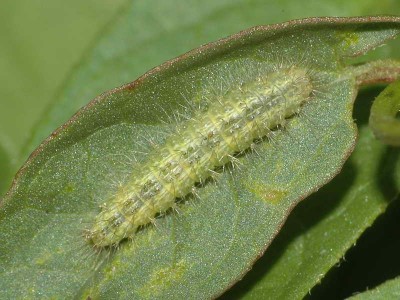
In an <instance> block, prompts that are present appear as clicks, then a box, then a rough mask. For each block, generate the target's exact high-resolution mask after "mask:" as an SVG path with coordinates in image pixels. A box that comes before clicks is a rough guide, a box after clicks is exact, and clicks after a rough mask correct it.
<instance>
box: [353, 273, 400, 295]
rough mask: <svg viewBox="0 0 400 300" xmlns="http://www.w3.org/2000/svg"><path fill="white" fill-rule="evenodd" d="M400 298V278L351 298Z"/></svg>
mask: <svg viewBox="0 0 400 300" xmlns="http://www.w3.org/2000/svg"><path fill="white" fill-rule="evenodd" d="M398 298H400V277H397V278H394V279H392V280H388V281H386V282H385V283H383V284H381V285H380V286H378V287H376V288H374V289H372V290H369V291H366V292H363V293H360V294H358V295H355V296H353V297H350V298H348V299H352V300H369V299H371V300H380V299H382V300H385V299H398Z"/></svg>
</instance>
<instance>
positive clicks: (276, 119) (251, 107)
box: [86, 66, 313, 248]
mask: <svg viewBox="0 0 400 300" xmlns="http://www.w3.org/2000/svg"><path fill="white" fill-rule="evenodd" d="M312 92H313V87H312V82H311V78H310V76H309V74H308V73H307V71H306V70H305V69H303V68H301V67H296V66H291V67H287V68H284V67H282V68H280V69H276V70H274V71H271V72H269V73H268V74H265V75H262V76H258V77H257V78H255V79H254V80H250V81H248V82H244V83H241V84H239V85H238V86H235V87H232V88H231V89H230V90H228V91H227V92H225V93H224V94H222V95H219V96H215V97H214V98H212V99H209V105H208V107H207V109H205V110H199V111H196V112H194V113H193V117H191V118H190V119H188V120H186V121H183V122H181V123H179V124H178V125H177V129H176V131H175V132H174V133H172V134H171V135H170V136H169V137H167V139H166V141H165V143H164V144H163V145H162V146H160V147H158V148H156V149H154V151H153V152H152V153H150V154H149V156H148V159H147V160H146V161H145V162H143V163H142V165H140V168H139V170H137V171H135V172H134V175H132V176H131V177H130V178H129V180H127V182H126V183H125V184H124V185H123V186H122V187H121V188H120V189H119V191H118V192H117V193H116V194H115V195H114V196H113V197H112V199H110V201H109V203H106V204H105V205H104V206H103V207H102V210H101V212H100V213H99V214H98V215H97V216H96V218H95V220H94V224H93V226H92V228H91V229H89V230H88V232H87V234H86V237H87V238H88V239H89V240H90V241H91V243H93V245H94V246H95V247H100V248H101V247H107V246H116V245H118V244H119V243H120V242H121V240H123V239H125V238H132V237H134V235H135V233H136V231H137V230H138V228H139V227H140V226H143V225H146V224H148V223H150V222H152V221H153V220H154V218H155V216H156V215H157V214H159V213H163V212H166V211H167V210H169V209H170V208H171V207H173V206H174V204H175V201H176V199H177V198H182V197H185V196H187V195H188V194H190V193H192V191H193V189H194V187H195V185H196V184H197V183H199V182H204V181H205V180H207V179H208V178H210V177H211V176H213V174H214V173H215V170H216V169H217V168H220V167H221V166H224V165H226V164H227V163H230V162H233V161H234V160H236V159H237V158H236V157H235V156H236V155H238V154H240V153H242V152H243V151H246V150H247V149H249V148H251V146H252V144H253V143H254V141H255V140H258V139H260V138H263V137H265V136H268V134H269V133H270V132H271V130H272V129H274V128H275V127H276V126H279V125H281V124H283V123H284V122H285V120H286V119H287V118H289V117H291V116H292V115H294V114H296V113H298V112H299V111H300V108H301V106H302V105H303V104H304V103H305V102H306V101H308V100H309V99H310V98H311V96H312Z"/></svg>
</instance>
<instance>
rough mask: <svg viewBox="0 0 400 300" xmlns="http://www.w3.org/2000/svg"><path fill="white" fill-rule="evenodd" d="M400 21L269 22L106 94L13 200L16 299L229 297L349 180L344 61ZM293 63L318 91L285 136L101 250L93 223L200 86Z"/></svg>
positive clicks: (352, 87)
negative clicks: (334, 187)
mask: <svg viewBox="0 0 400 300" xmlns="http://www.w3.org/2000/svg"><path fill="white" fill-rule="evenodd" d="M399 28H400V26H399V23H398V20H397V19H396V18H384V17H382V18H368V19H363V18H353V19H340V18H339V19H329V18H328V19H324V18H321V19H320V18H316V19H309V20H302V21H294V22H289V23H286V24H281V25H276V26H270V27H257V28H254V29H251V30H249V31H244V32H241V33H240V34H238V35H235V36H233V37H231V38H228V39H225V40H221V41H219V42H216V43H213V44H209V45H206V46H204V47H202V48H199V49H196V50H194V51H192V52H190V53H188V54H186V55H184V56H183V57H181V58H180V59H178V60H174V61H171V62H167V63H166V64H164V65H162V66H160V67H159V68H156V69H154V70H152V71H151V72H149V73H147V74H146V75H144V76H143V77H141V78H140V79H139V80H137V81H135V82H134V83H132V84H128V85H125V86H123V87H121V88H119V89H115V90H112V91H110V92H108V93H105V94H103V95H102V96H100V97H98V98H96V99H95V100H94V101H92V102H91V103H90V104H89V105H88V106H86V107H85V108H83V109H82V110H81V111H80V112H79V113H78V114H76V115H75V116H74V118H72V119H71V120H70V121H69V122H68V123H66V124H65V125H64V126H63V127H61V128H59V129H58V130H57V131H56V132H54V133H53V135H52V136H51V137H49V138H48V139H47V140H46V141H45V142H44V143H43V144H42V145H41V146H40V147H39V148H38V149H37V150H36V151H35V152H34V153H33V155H32V156H31V158H30V160H29V161H28V162H27V163H26V164H25V166H24V167H23V169H22V170H21V172H20V173H19V176H18V177H17V178H16V182H15V184H14V186H13V187H12V189H11V191H10V192H9V194H8V196H7V197H6V198H5V199H4V202H3V205H2V211H1V214H0V217H1V223H0V224H1V225H0V236H1V240H2V241H3V243H2V245H1V246H0V247H1V251H0V253H1V254H0V255H1V261H2V264H1V265H2V271H3V272H2V274H1V277H0V284H1V285H2V286H1V289H2V290H3V291H7V293H8V294H7V296H8V297H14V298H15V297H17V298H18V297H35V296H38V295H39V294H40V295H41V296H42V297H43V296H45V297H57V296H60V295H63V296H64V297H65V296H78V295H82V297H85V296H91V297H92V296H101V297H104V298H110V297H113V296H115V295H116V294H118V295H120V297H121V298H132V297H133V298H169V297H170V296H171V295H174V297H178V298H181V297H183V296H185V297H191V298H194V297H196V298H209V297H211V296H214V295H218V294H220V293H222V292H223V290H224V289H226V288H227V287H229V286H230V285H232V284H233V283H234V282H235V281H236V280H237V279H239V278H240V277H241V276H242V275H243V274H244V273H245V272H246V271H247V270H248V269H249V268H250V267H251V265H252V263H253V262H254V260H255V259H256V258H257V257H259V256H260V254H262V253H263V251H264V250H265V248H266V246H268V245H269V244H270V242H271V241H272V239H273V237H274V236H275V235H276V234H277V233H278V231H279V230H280V228H281V226H282V224H283V222H284V221H285V219H286V217H287V215H288V213H290V211H291V210H292V208H293V206H294V205H295V204H296V203H297V202H298V201H300V200H301V199H303V198H304V197H306V196H307V195H309V194H310V193H311V192H313V191H315V190H317V189H318V188H319V187H320V186H322V185H323V184H325V183H326V182H327V181H329V180H330V179H331V178H332V177H333V176H334V175H335V174H337V173H338V172H339V170H340V168H341V166H342V164H343V162H344V160H345V159H346V158H347V156H348V155H349V153H350V152H351V150H352V148H353V146H354V139H355V128H354V124H353V120H352V116H351V109H352V102H353V100H354V98H355V94H356V87H357V82H356V78H355V76H354V75H353V73H352V72H350V70H349V69H348V68H347V67H346V66H345V65H343V63H342V62H343V56H347V55H356V54H360V53H363V52H364V51H366V50H368V49H369V48H373V47H376V46H377V45H379V44H381V43H382V42H383V41H385V40H386V39H388V38H390V37H393V36H394V35H396V34H397V33H398V30H399ZM282 63H284V64H288V63H290V64H294V65H295V67H306V68H307V70H308V71H309V76H311V78H312V82H313V84H314V85H315V86H314V88H315V89H316V91H315V95H314V96H313V99H312V101H310V102H309V103H308V104H307V105H306V106H305V107H304V109H303V111H302V114H301V115H300V116H299V117H295V118H293V119H292V120H291V121H290V122H289V124H288V125H287V128H286V129H285V130H284V131H280V132H277V133H276V136H275V137H274V138H273V143H268V142H267V141H265V142H262V143H260V144H259V145H257V146H256V152H257V154H256V153H255V152H254V153H248V154H246V155H243V156H242V157H240V158H239V159H240V161H241V165H242V166H241V170H240V171H237V170H234V171H233V172H232V175H230V173H229V172H224V173H222V174H221V176H220V178H219V180H218V183H217V185H214V184H212V183H209V184H206V185H205V186H204V187H202V188H199V191H198V194H199V198H200V200H196V199H191V198H190V197H189V199H187V201H186V202H185V203H183V204H181V205H180V206H179V209H180V210H181V213H180V214H179V215H177V214H169V215H167V216H165V217H163V218H160V219H158V220H157V221H156V226H154V227H153V226H148V227H146V228H144V229H143V230H141V231H140V232H139V233H138V234H137V236H136V237H135V238H134V241H133V242H129V241H126V242H124V243H121V245H120V247H119V248H118V249H116V250H115V251H114V252H113V253H110V254H109V255H107V252H106V251H103V252H102V253H100V254H98V255H96V253H95V252H94V250H93V249H92V247H91V246H90V245H89V243H88V242H87V241H86V240H85V239H84V237H83V236H82V232H83V230H84V229H85V228H87V226H88V224H89V226H90V223H91V222H93V218H94V216H95V215H96V214H98V213H99V211H100V210H99V208H98V204H100V203H103V202H105V201H107V198H108V197H109V196H110V195H111V194H113V193H115V190H116V189H117V188H118V183H121V182H124V178H125V177H126V174H127V173H131V172H132V168H133V167H135V166H132V159H133V156H132V154H133V153H134V151H136V152H135V155H136V157H135V158H136V159H137V160H139V161H142V160H144V159H145V158H146V154H143V153H141V152H139V151H140V149H141V145H142V144H143V143H146V142H148V141H149V140H150V142H151V144H153V143H160V144H161V143H162V142H163V141H164V140H165V137H166V135H165V134H162V133H163V132H171V131H170V130H171V127H175V126H180V125H179V124H178V125H175V123H174V122H172V120H171V118H169V117H167V115H172V114H173V113H177V112H181V113H185V110H184V109H183V108H182V107H188V101H189V103H190V104H192V105H193V106H196V105H197V101H198V99H199V98H198V97H199V96H198V95H199V93H207V92H208V90H213V89H218V88H220V85H221V78H229V76H231V77H235V76H236V77H238V79H236V80H242V78H249V79H251V75H252V74H251V73H249V70H252V68H251V67H252V66H253V67H256V66H257V67H260V66H261V68H270V67H271V64H272V66H280V65H281V64H282ZM244 66H245V67H244ZM246 76H247V77H246ZM249 76H250V77H249ZM253 76H254V74H253ZM317 78H318V81H317V80H316V79H317ZM204 83H206V84H204ZM233 83H234V81H232V82H231V84H233ZM207 84H208V85H207ZM182 94H183V95H182ZM144 99H145V100H144ZM136 167H137V166H136ZM139 167H140V166H139ZM116 183H117V184H116Z"/></svg>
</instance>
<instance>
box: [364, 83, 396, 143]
mask: <svg viewBox="0 0 400 300" xmlns="http://www.w3.org/2000/svg"><path fill="white" fill-rule="evenodd" d="M399 111H400V81H397V82H394V83H392V84H390V85H389V86H388V87H387V88H386V89H385V90H384V91H383V92H382V93H381V94H380V95H379V96H378V97H377V98H376V100H375V101H374V104H373V105H372V108H371V116H370V118H369V124H370V126H371V128H372V131H373V132H374V134H375V136H376V137H377V138H379V139H380V140H382V141H383V142H384V143H387V144H389V145H393V146H400V119H398V118H397V115H398V113H399Z"/></svg>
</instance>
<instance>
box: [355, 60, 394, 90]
mask: <svg viewBox="0 0 400 300" xmlns="http://www.w3.org/2000/svg"><path fill="white" fill-rule="evenodd" d="M349 69H350V70H349V71H350V73H351V74H352V75H353V76H354V77H355V78H356V84H357V87H360V86H364V85H369V84H374V83H390V82H393V81H395V80H396V79H397V78H398V77H400V61H398V60H393V59H385V60H376V61H372V62H368V63H365V64H362V65H356V66H351V67H349Z"/></svg>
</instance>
